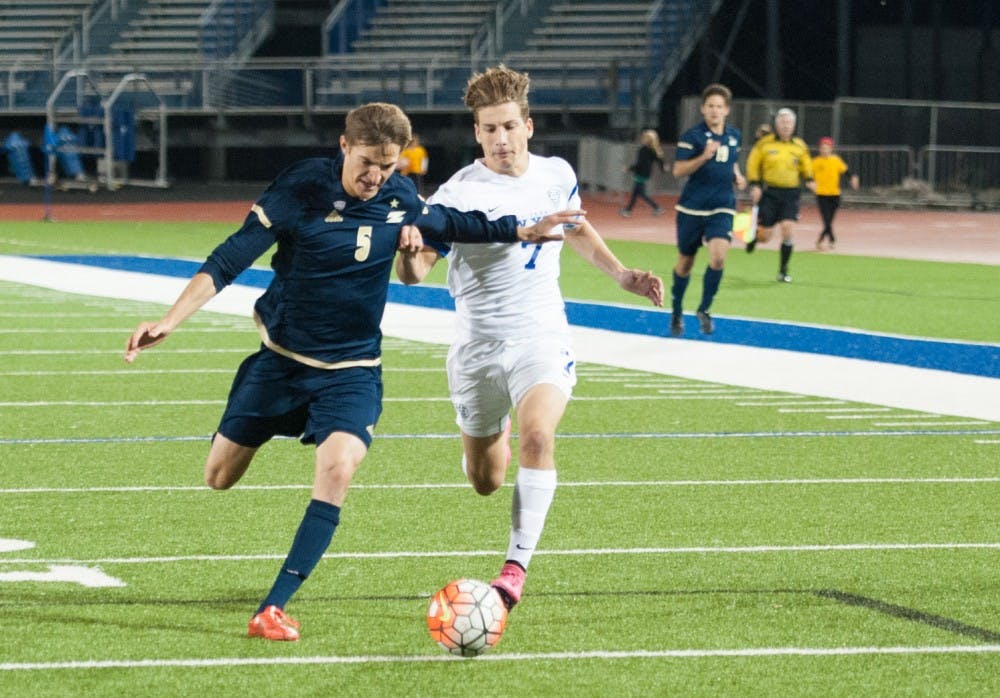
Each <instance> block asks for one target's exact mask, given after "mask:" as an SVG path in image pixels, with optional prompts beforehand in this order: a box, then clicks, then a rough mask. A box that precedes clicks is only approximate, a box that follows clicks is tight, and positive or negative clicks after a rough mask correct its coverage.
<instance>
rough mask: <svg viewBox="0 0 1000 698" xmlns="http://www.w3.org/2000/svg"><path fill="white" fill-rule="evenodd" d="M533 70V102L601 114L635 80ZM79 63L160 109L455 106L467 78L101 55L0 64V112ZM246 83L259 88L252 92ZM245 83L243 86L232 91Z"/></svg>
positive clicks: (391, 69) (587, 70)
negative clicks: (133, 80) (136, 76)
mask: <svg viewBox="0 0 1000 698" xmlns="http://www.w3.org/2000/svg"><path fill="white" fill-rule="evenodd" d="M519 67H522V68H524V69H527V70H529V72H530V73H531V77H532V82H533V87H532V108H533V109H536V110H545V109H566V108H570V109H578V110H582V111H597V112H601V111H606V110H608V109H609V108H610V107H611V106H615V105H628V104H631V103H632V100H633V96H634V93H638V92H641V91H642V90H643V89H644V85H643V84H642V83H641V82H640V81H637V80H634V79H633V77H632V73H633V72H634V71H635V67H634V66H631V65H627V64H621V65H619V64H618V63H617V62H615V61H610V60H609V61H608V62H607V63H606V64H603V65H602V64H589V65H586V66H576V65H574V64H572V63H568V64H561V63H556V64H553V63H551V62H548V63H540V64H538V65H535V64H531V65H524V66H519ZM76 69H83V70H87V71H89V72H90V73H91V74H93V75H100V76H102V77H104V78H106V79H108V80H111V79H115V78H121V77H122V76H124V75H126V74H128V73H133V72H142V73H143V74H144V75H146V76H147V78H148V79H149V80H150V81H152V82H153V83H154V85H155V88H156V90H157V93H158V94H159V95H161V96H162V97H163V99H164V101H165V103H166V105H167V108H168V109H169V110H171V111H176V112H185V113H187V112H204V113H218V112H226V111H233V112H259V113H273V112H287V113H290V114H294V113H309V112H311V111H344V110H346V109H349V108H352V107H354V106H357V105H358V104H362V103H364V102H369V101H373V100H387V101H392V102H396V103H398V104H399V105H400V106H402V107H404V108H406V109H409V110H414V111H440V112H445V111H464V107H463V106H462V101H461V95H462V91H463V89H464V87H465V83H466V81H467V80H468V77H469V70H470V68H469V64H468V62H467V61H464V60H452V61H444V60H431V61H429V62H426V63H422V64H419V65H414V64H410V63H407V62H405V61H399V60H389V61H361V60H358V59H357V58H356V57H354V56H331V57H327V58H323V59H314V60H311V61H302V60H288V59H254V60H248V61H244V62H242V63H238V64H236V63H234V62H232V61H200V60H191V59H178V60H174V61H165V60H163V61H156V62H150V61H145V60H143V61H141V64H140V63H139V62H133V61H130V60H127V59H126V60H123V59H111V58H106V57H99V58H90V59H87V60H84V61H80V62H68V63H63V62H58V61H57V62H46V61H41V62H37V63H18V64H13V65H3V64H2V63H0V85H3V86H5V87H6V94H5V93H4V92H5V90H4V89H3V88H0V114H2V113H4V112H16V113H25V112H27V113H30V112H38V113H41V112H43V111H44V104H45V99H46V97H47V96H48V95H49V93H51V92H52V89H53V88H54V87H55V84H56V83H57V82H58V80H59V77H60V76H61V75H63V74H64V73H66V72H67V71H69V70H76ZM255 82H256V83H257V84H258V85H260V86H261V89H253V86H254V84H255ZM237 85H246V86H249V87H250V88H251V89H248V90H237V89H235V88H234V86H237Z"/></svg>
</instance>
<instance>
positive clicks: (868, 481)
mask: <svg viewBox="0 0 1000 698" xmlns="http://www.w3.org/2000/svg"><path fill="white" fill-rule="evenodd" d="M993 483H1000V477H912V478H911V477H851V478H785V479H761V480H609V481H606V482H601V481H593V482H565V481H560V483H559V487H566V488H572V487H758V486H767V485H779V486H781V485H794V486H800V485H981V484H993ZM513 486H514V485H513V483H504V484H503V485H502V487H508V488H509V487H513ZM311 487H312V485H307V484H301V485H294V484H290V485H239V486H237V487H236V488H235V489H234V490H233V491H234V492H239V491H244V490H245V491H277V490H308V489H311ZM468 487H469V484H468V483H465V482H444V483H431V482H428V483H411V484H394V485H374V484H371V485H365V484H352V485H351V491H352V492H353V491H354V490H437V489H442V490H445V489H466V488H468ZM108 492H113V493H125V492H197V493H209V494H212V495H213V496H214V490H212V489H211V488H209V487H206V486H204V485H131V486H121V487H23V488H17V487H7V488H0V494H99V493H108Z"/></svg>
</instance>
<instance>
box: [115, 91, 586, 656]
mask: <svg viewBox="0 0 1000 698" xmlns="http://www.w3.org/2000/svg"><path fill="white" fill-rule="evenodd" d="M410 137H411V134H410V122H409V119H407V117H406V115H405V114H404V113H403V112H402V111H401V110H400V109H399V108H398V107H396V106H394V105H391V104H382V103H374V104H368V105H364V106H362V107H358V108H357V109H355V110H353V111H351V112H350V113H349V114H348V115H347V120H346V124H345V129H344V134H343V135H342V136H341V137H340V149H341V152H340V153H339V154H338V155H337V157H335V158H312V159H308V160H303V161H301V162H299V163H297V164H295V165H292V166H291V167H290V168H288V169H287V170H285V171H284V172H283V173H281V174H280V175H279V176H278V178H277V179H276V180H275V181H274V182H273V183H272V184H271V186H270V187H268V189H267V191H265V192H264V194H263V195H262V196H261V197H260V198H259V199H258V200H257V202H256V203H255V204H254V205H253V207H252V209H251V212H250V214H249V215H248V216H247V218H246V220H245V221H244V223H243V226H242V227H241V228H240V229H239V230H238V231H237V232H235V233H234V234H233V235H231V236H230V237H229V238H228V239H227V240H226V241H225V242H223V243H222V244H221V245H219V246H218V247H217V248H216V249H215V250H214V251H213V252H212V254H211V255H210V256H209V258H208V259H207V260H206V262H205V263H204V264H203V265H202V267H201V269H200V270H199V271H198V273H197V274H195V276H194V277H193V278H192V279H191V281H190V282H189V284H188V286H187V287H186V288H185V290H184V291H183V292H182V293H181V295H180V297H179V298H178V299H177V301H176V302H175V303H174V305H173V307H171V309H170V310H169V311H168V312H167V314H166V315H165V316H164V317H163V319H161V320H159V321H157V322H144V323H142V324H140V325H139V327H138V328H137V329H136V331H135V332H134V333H133V334H132V336H131V337H130V338H129V340H128V342H127V344H126V350H125V360H126V361H128V362H132V361H134V360H135V358H136V356H137V355H138V353H139V352H140V351H141V350H143V349H147V348H149V347H151V346H154V345H155V344H158V343H159V342H161V341H163V340H164V339H165V338H166V337H167V336H168V335H169V334H170V333H171V332H172V331H173V330H174V329H175V328H176V327H177V326H178V325H179V324H180V323H181V322H182V321H183V320H184V319H186V318H187V317H188V316H190V315H191V314H192V313H194V312H195V311H196V310H197V309H198V308H200V307H201V306H202V305H204V304H205V303H206V302H208V300H209V299H211V298H212V297H213V296H214V295H215V294H216V293H218V292H219V291H220V290H222V288H223V287H225V286H226V285H228V284H230V283H232V281H233V280H234V279H235V278H236V276H237V275H238V274H239V273H240V272H242V271H243V270H244V269H246V268H247V267H248V266H249V265H250V264H251V263H252V262H253V261H254V260H255V259H257V258H258V257H259V256H260V255H261V254H263V253H264V252H265V251H266V250H268V249H269V248H270V247H271V246H272V245H273V244H274V243H277V245H278V248H277V252H276V253H275V255H274V256H273V257H272V259H271V266H272V267H273V268H274V272H275V274H274V279H273V281H272V282H271V284H270V285H269V286H268V288H267V290H266V291H265V292H264V294H263V295H262V296H261V297H260V298H259V299H258V300H257V303H256V305H255V306H254V319H255V321H256V323H257V326H258V328H259V330H260V334H261V339H262V342H263V346H262V347H261V349H260V351H258V352H257V353H256V354H253V355H252V356H250V357H248V358H247V359H246V360H245V361H244V362H243V364H242V365H241V366H240V369H239V371H238V373H237V375H236V378H235V379H234V381H233V386H232V388H231V390H230V394H229V400H228V404H227V405H226V410H225V412H224V414H223V416H222V419H221V421H220V424H219V429H218V432H217V433H216V434H215V436H214V438H213V439H212V446H211V449H210V451H209V454H208V459H207V461H206V463H205V481H206V482H207V484H208V485H209V486H210V487H212V488H214V489H228V488H230V487H232V486H233V485H234V484H236V482H237V481H238V480H239V479H240V478H241V477H242V476H243V474H244V473H245V472H246V469H247V467H248V466H249V465H250V461H251V460H252V459H253V457H254V455H255V454H256V452H257V450H258V448H260V446H261V445H263V444H264V443H265V442H266V441H268V440H269V439H271V438H272V437H273V436H276V435H279V434H281V435H287V436H301V438H302V442H303V443H315V444H316V474H315V479H314V482H313V490H312V500H311V501H310V503H309V505H308V507H307V509H306V513H305V516H304V517H303V519H302V523H301V524H300V526H299V529H298V532H297V533H296V535H295V539H294V541H293V543H292V547H291V550H290V552H289V554H288V557H287V559H286V560H285V563H284V565H283V566H282V569H281V571H280V572H279V574H278V578H277V579H276V580H275V583H274V586H273V587H272V588H271V591H270V592H269V593H268V595H267V597H266V598H265V599H264V601H263V602H262V603H261V605H260V607H259V608H258V610H257V613H256V614H255V615H254V617H253V618H252V619H251V621H250V624H249V627H248V633H249V634H250V635H251V636H252V637H263V638H266V639H269V640H297V639H298V638H299V632H298V628H299V624H298V623H297V622H296V621H294V620H293V619H292V618H290V617H288V616H287V615H285V613H284V606H285V604H286V603H287V602H288V600H289V599H290V598H291V596H292V595H293V594H294V593H295V591H296V590H297V589H298V588H299V586H300V585H301V584H302V582H303V581H304V580H305V579H306V577H308V576H309V574H310V572H311V571H312V570H313V568H314V567H315V566H316V564H317V563H318V562H319V560H320V558H322V556H323V553H324V552H325V551H326V548H327V547H328V546H329V544H330V540H331V538H332V536H333V532H334V530H335V528H336V527H337V525H338V523H339V520H340V508H341V506H342V505H343V503H344V499H345V496H346V494H347V488H348V485H349V483H350V480H351V477H352V476H353V474H354V471H355V470H356V469H357V467H358V465H360V463H361V460H362V459H363V458H364V456H365V454H366V452H367V450H368V447H369V446H370V445H371V441H372V433H373V430H374V427H375V424H376V422H377V421H378V418H379V415H380V414H381V411H382V378H381V358H380V353H381V339H382V335H381V331H380V330H379V324H380V322H381V319H382V314H383V312H384V310H385V303H386V295H387V292H388V284H389V275H390V272H391V269H392V259H393V256H394V255H395V253H396V249H397V247H399V248H401V249H413V248H415V249H419V248H420V247H421V245H422V239H421V235H420V233H419V232H418V231H416V230H414V229H412V228H410V227H409V226H410V224H417V225H419V226H420V229H421V230H423V231H424V232H425V233H426V234H427V235H428V237H433V238H437V239H440V240H443V241H450V240H463V241H466V242H514V241H517V240H534V241H536V242H537V241H542V240H545V239H550V236H548V235H547V231H548V230H550V229H551V228H552V227H554V226H556V225H558V224H560V223H563V222H569V221H570V220H573V217H574V216H576V215H578V214H581V213H582V212H581V211H570V212H564V213H557V214H552V215H551V216H547V217H546V218H545V219H543V220H542V221H541V222H540V223H539V224H538V225H536V226H534V227H533V228H518V227H517V224H516V219H515V218H514V217H513V216H507V217H505V218H502V219H499V220H497V221H489V220H487V218H486V216H485V215H483V214H481V213H478V212H470V213H463V212H460V211H457V210H454V209H449V208H446V207H443V206H425V204H424V203H423V201H421V199H420V198H419V197H418V195H417V192H416V189H415V188H414V186H413V183H412V182H411V181H410V180H409V179H407V178H405V177H403V176H401V175H398V174H395V173H394V170H395V167H396V163H397V161H398V160H399V153H400V151H401V149H402V148H403V147H404V146H405V145H406V144H407V143H409V141H410ZM403 226H407V227H406V229H403ZM556 237H558V235H556Z"/></svg>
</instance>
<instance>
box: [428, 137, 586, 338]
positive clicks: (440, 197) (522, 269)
mask: <svg viewBox="0 0 1000 698" xmlns="http://www.w3.org/2000/svg"><path fill="white" fill-rule="evenodd" d="M428 201H429V202H430V203H434V204H444V205H445V206H451V207H452V208H456V209H459V210H461V211H483V212H484V213H486V215H487V216H488V217H489V218H490V219H491V220H496V219H497V218H500V217H501V216H506V215H511V214H512V215H514V216H517V221H518V224H519V225H522V226H530V225H534V224H535V223H537V222H538V221H539V220H541V219H542V218H544V217H545V216H547V215H549V214H550V213H555V212H556V211H562V210H564V209H577V208H580V194H579V188H578V186H577V181H576V174H575V173H574V172H573V168H572V167H570V165H569V163H567V162H566V161H565V160H563V159H562V158H558V157H548V158H546V157H540V156H537V155H529V159H528V168H527V170H526V171H525V172H524V174H522V175H521V176H520V177H512V176H510V175H503V174H497V173H496V172H493V171H492V170H490V169H489V168H488V167H486V165H484V164H483V163H482V161H481V160H476V161H475V162H474V163H472V164H471V165H468V166H467V167H464V168H462V169H461V170H459V171H458V172H456V173H455V174H454V175H453V176H452V177H451V179H449V180H448V181H447V182H445V183H444V185H442V186H441V188H440V189H438V190H437V192H435V193H434V195H433V196H432V197H430V199H429V200H428ZM435 248H436V249H437V250H438V252H440V253H441V254H442V255H443V256H444V257H445V258H446V259H447V260H448V288H449V290H450V292H451V295H452V297H453V298H454V299H455V309H456V311H457V323H456V328H455V331H456V335H457V336H456V341H458V342H463V341H468V340H470V339H494V340H496V339H502V340H510V339H524V338H533V337H538V336H539V335H542V334H553V333H555V334H563V335H568V334H569V323H568V322H567V321H566V307H565V304H564V303H563V298H562V292H561V291H560V289H559V254H560V251H561V250H562V242H547V243H545V244H542V245H537V244H529V243H521V244H517V243H513V244H511V243H493V244H489V245H482V244H468V243H465V244H463V243H452V244H450V245H447V244H438V243H435Z"/></svg>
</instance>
